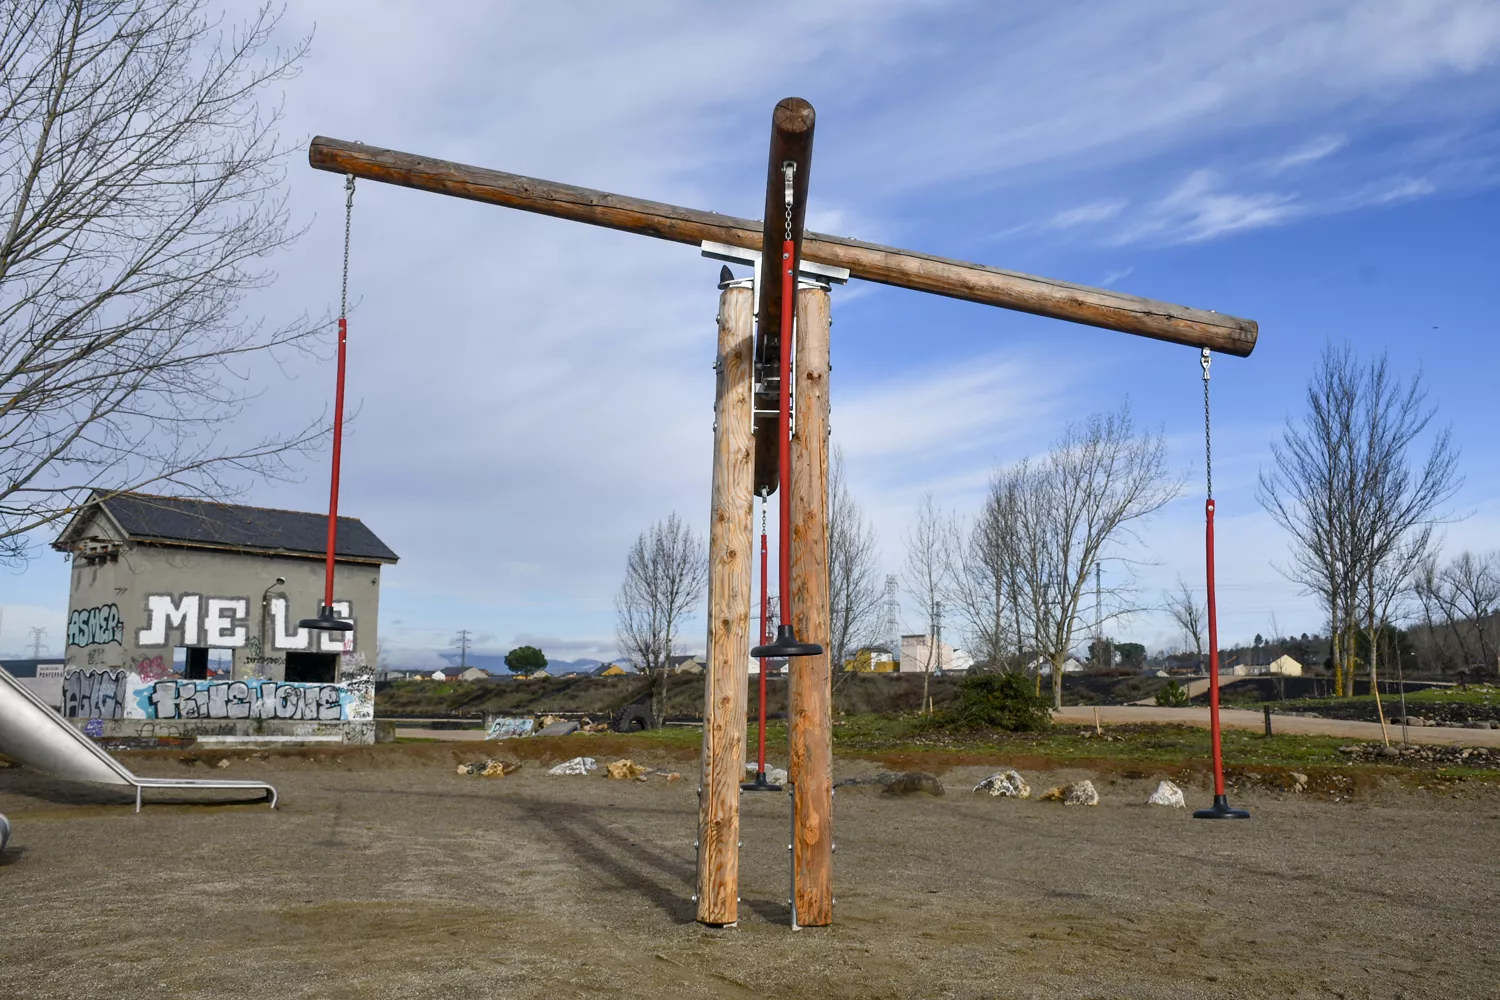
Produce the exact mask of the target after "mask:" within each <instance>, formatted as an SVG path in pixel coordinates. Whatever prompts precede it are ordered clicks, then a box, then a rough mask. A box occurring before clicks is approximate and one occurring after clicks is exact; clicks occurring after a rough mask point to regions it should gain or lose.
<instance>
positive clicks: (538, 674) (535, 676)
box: [524, 669, 552, 681]
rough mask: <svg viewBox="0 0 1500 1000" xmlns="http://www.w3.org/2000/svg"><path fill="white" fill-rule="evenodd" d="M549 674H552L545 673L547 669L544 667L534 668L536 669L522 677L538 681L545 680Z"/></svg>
mask: <svg viewBox="0 0 1500 1000" xmlns="http://www.w3.org/2000/svg"><path fill="white" fill-rule="evenodd" d="M551 676H552V675H551V674H549V673H547V671H546V670H545V669H543V670H536V671H533V672H532V673H529V674H527V675H526V677H525V678H524V679H525V680H528V681H540V680H546V679H547V678H548V677H551Z"/></svg>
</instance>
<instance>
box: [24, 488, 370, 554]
mask: <svg viewBox="0 0 1500 1000" xmlns="http://www.w3.org/2000/svg"><path fill="white" fill-rule="evenodd" d="M95 502H97V503H98V505H99V506H101V507H103V508H104V509H105V510H106V511H108V512H109V515H110V516H111V517H113V518H114V519H115V521H116V522H118V523H119V525H120V527H121V528H123V529H125V532H126V534H128V535H129V536H130V537H131V538H132V539H134V540H136V541H151V542H165V543H168V544H172V543H176V544H181V545H203V546H211V547H215V548H231V549H248V550H252V551H258V552H295V553H299V554H307V555H323V554H324V553H325V552H326V551H327V545H328V515H326V514H314V513H309V512H307V511H297V510H272V509H269V508H266V507H244V506H240V505H238V504H227V503H215V502H213V501H211V500H192V499H187V498H184V497H162V496H152V495H150V494H145V493H121V494H118V495H116V496H112V497H109V498H108V499H105V500H99V501H95ZM79 523H81V520H75V521H74V524H79ZM71 530H72V525H70V526H69V529H68V530H67V531H64V532H63V534H62V535H61V536H60V537H59V538H58V540H57V541H56V542H55V543H53V544H54V547H55V548H61V549H66V548H68V547H69V544H68V543H69V542H70V541H71V539H70V538H69V533H70V532H71ZM338 555H339V556H340V557H342V558H345V559H368V560H372V561H378V562H391V563H393V562H395V561H396V560H397V559H398V558H399V557H398V556H397V555H396V553H394V552H392V551H391V549H390V548H389V547H388V546H387V545H386V544H385V543H384V542H382V541H381V540H380V539H379V538H377V537H376V536H375V533H374V532H373V531H371V530H370V529H369V528H367V527H365V526H364V523H363V522H361V521H360V520H359V519H358V518H353V517H340V518H339V524H338Z"/></svg>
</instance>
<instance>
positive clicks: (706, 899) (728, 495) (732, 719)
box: [698, 282, 755, 926]
mask: <svg viewBox="0 0 1500 1000" xmlns="http://www.w3.org/2000/svg"><path fill="white" fill-rule="evenodd" d="M754 309H755V306H754V303H753V301H752V292H751V290H750V288H749V287H748V282H747V283H746V285H745V286H741V287H735V286H731V287H729V288H726V289H724V292H723V294H722V295H720V296H719V360H718V365H717V366H716V367H717V368H718V373H719V374H718V392H717V396H716V402H715V408H714V412H715V418H714V475H713V501H712V503H713V509H712V513H711V516H710V521H709V529H708V574H709V575H708V673H707V676H706V677H704V681H703V698H704V704H703V769H702V775H703V777H702V786H701V788H700V791H699V793H698V921H699V922H700V923H704V924H714V925H719V926H722V925H724V924H732V923H734V922H735V921H736V919H738V910H739V907H738V903H737V900H738V897H739V882H740V854H739V843H740V782H741V781H742V780H743V779H744V776H745V700H746V696H747V695H746V691H747V688H748V686H749V663H750V660H749V655H750V569H751V564H752V563H753V561H754V558H753V553H752V552H751V545H752V542H751V532H752V530H753V525H752V515H753V513H754V512H753V510H752V508H753V505H754V502H755V497H754V493H753V483H754V479H755V443H754V438H753V437H752V435H751V431H750V420H751V402H750V392H751V369H750V366H751V355H752V350H753V346H754V333H753V324H754Z"/></svg>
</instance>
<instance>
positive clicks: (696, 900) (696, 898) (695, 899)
mask: <svg viewBox="0 0 1500 1000" xmlns="http://www.w3.org/2000/svg"><path fill="white" fill-rule="evenodd" d="M693 902H695V903H696V902H698V894H697V893H696V892H695V893H693Z"/></svg>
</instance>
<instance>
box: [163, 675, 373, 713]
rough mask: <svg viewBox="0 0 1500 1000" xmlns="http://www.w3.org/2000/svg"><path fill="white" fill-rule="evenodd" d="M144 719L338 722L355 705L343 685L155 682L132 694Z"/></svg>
mask: <svg viewBox="0 0 1500 1000" xmlns="http://www.w3.org/2000/svg"><path fill="white" fill-rule="evenodd" d="M136 697H137V699H138V703H137V704H138V707H139V708H140V709H141V711H142V713H143V717H144V718H147V719H311V720H316V721H318V722H341V721H344V720H346V719H348V718H349V714H348V706H349V704H350V703H351V702H352V701H353V700H354V696H353V695H352V694H351V693H350V691H349V689H348V687H346V686H345V685H343V684H289V683H281V682H278V681H178V680H168V681H156V682H155V683H154V684H151V685H150V686H149V687H144V688H141V689H139V690H138V691H137V692H136Z"/></svg>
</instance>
